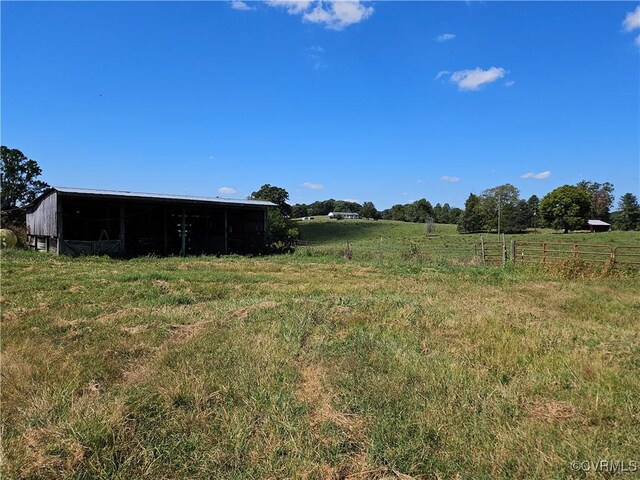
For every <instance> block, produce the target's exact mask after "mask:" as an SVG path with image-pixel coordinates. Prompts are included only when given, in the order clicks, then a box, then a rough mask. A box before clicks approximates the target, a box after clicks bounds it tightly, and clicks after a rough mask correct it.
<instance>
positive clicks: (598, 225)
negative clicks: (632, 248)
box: [587, 220, 611, 233]
mask: <svg viewBox="0 0 640 480" xmlns="http://www.w3.org/2000/svg"><path fill="white" fill-rule="evenodd" d="M587 223H588V224H589V230H591V233H595V232H608V231H609V230H611V224H609V223H607V222H603V221H602V220H588V221H587Z"/></svg>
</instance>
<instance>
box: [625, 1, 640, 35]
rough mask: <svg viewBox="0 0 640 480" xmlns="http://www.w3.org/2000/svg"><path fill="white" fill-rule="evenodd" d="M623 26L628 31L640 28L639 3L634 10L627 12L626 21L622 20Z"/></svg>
mask: <svg viewBox="0 0 640 480" xmlns="http://www.w3.org/2000/svg"><path fill="white" fill-rule="evenodd" d="M622 26H623V27H624V29H625V30H626V31H627V32H630V31H631V30H635V29H636V28H640V5H638V6H637V7H636V9H635V10H634V11H633V12H629V13H627V16H626V17H624V22H622Z"/></svg>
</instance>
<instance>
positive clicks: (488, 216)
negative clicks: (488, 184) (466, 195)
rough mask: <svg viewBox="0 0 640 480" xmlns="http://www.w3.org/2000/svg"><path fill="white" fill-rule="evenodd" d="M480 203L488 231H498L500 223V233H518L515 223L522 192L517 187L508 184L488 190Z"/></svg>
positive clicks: (483, 194)
mask: <svg viewBox="0 0 640 480" xmlns="http://www.w3.org/2000/svg"><path fill="white" fill-rule="evenodd" d="M480 201H481V204H482V216H483V219H484V223H485V228H486V229H487V230H498V223H499V224H500V233H502V232H514V231H517V226H516V225H515V224H514V222H515V218H516V211H517V207H518V202H519V201H520V191H519V190H518V189H517V188H516V187H514V186H513V185H511V184H510V183H506V184H504V185H498V186H497V187H493V188H488V189H487V190H485V191H484V192H482V194H481V195H480ZM498 217H499V221H498Z"/></svg>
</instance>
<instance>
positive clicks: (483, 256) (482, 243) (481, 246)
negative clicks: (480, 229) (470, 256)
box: [480, 235, 486, 264]
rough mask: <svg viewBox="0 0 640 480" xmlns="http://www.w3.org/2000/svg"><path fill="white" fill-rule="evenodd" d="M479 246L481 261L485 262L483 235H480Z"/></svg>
mask: <svg viewBox="0 0 640 480" xmlns="http://www.w3.org/2000/svg"><path fill="white" fill-rule="evenodd" d="M480 248H481V252H482V263H483V264H484V263H486V259H485V255H484V237H483V236H482V235H480Z"/></svg>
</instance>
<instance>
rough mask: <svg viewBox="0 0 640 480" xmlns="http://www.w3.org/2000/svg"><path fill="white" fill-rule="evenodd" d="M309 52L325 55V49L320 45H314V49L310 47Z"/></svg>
mask: <svg viewBox="0 0 640 480" xmlns="http://www.w3.org/2000/svg"><path fill="white" fill-rule="evenodd" d="M309 50H310V51H312V52H316V53H324V48H322V47H321V46H320V45H314V46H313V47H309Z"/></svg>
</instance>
